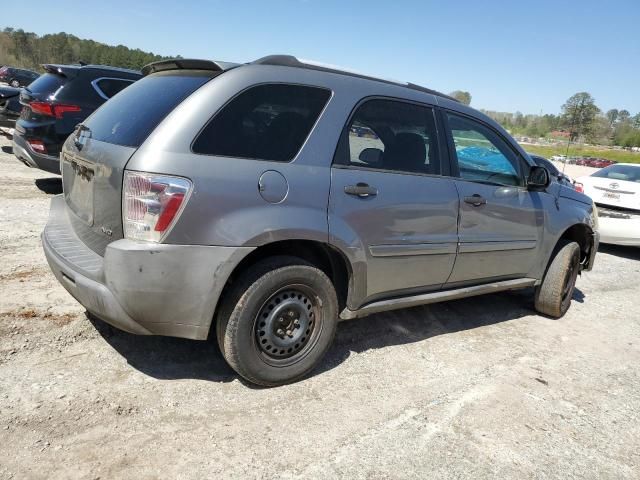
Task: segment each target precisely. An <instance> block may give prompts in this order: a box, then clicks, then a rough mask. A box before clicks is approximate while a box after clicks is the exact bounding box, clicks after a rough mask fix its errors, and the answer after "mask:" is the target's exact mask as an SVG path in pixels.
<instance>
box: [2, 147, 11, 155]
mask: <svg viewBox="0 0 640 480" xmlns="http://www.w3.org/2000/svg"><path fill="white" fill-rule="evenodd" d="M0 150H2V152H3V153H8V154H9V155H13V147H12V146H10V145H3V146H2V147H0Z"/></svg>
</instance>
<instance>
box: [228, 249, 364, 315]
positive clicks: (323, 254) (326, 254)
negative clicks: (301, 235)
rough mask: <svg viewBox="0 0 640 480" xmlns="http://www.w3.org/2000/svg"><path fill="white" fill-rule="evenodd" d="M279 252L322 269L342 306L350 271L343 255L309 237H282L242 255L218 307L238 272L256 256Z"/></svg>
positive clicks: (275, 254)
mask: <svg viewBox="0 0 640 480" xmlns="http://www.w3.org/2000/svg"><path fill="white" fill-rule="evenodd" d="M280 255H285V256H289V257H298V258H300V259H302V260H305V261H306V262H309V263H310V264H312V265H314V266H315V267H317V268H319V269H320V270H322V271H323V272H324V273H325V274H326V275H327V277H329V279H330V280H331V282H332V283H333V286H334V288H335V289H336V294H337V296H338V306H339V307H340V310H342V309H343V308H345V306H346V305H347V297H348V295H349V285H350V281H351V274H352V270H351V265H350V263H349V261H348V260H347V259H346V258H345V256H344V255H343V254H342V253H341V252H339V251H338V250H336V249H335V248H333V247H331V246H330V245H328V244H326V243H322V242H317V241H313V240H283V241H280V242H274V243H269V244H267V245H263V246H260V247H258V248H256V249H255V250H254V251H253V252H251V253H250V254H249V255H247V256H246V257H245V258H243V259H242V261H241V262H240V263H239V264H238V265H237V266H236V268H235V269H234V270H233V272H232V273H231V275H230V276H229V279H228V280H227V283H226V285H225V287H224V289H223V291H222V294H221V295H220V299H219V301H218V307H219V306H220V304H221V302H222V301H224V297H225V293H226V292H227V290H228V288H229V285H231V284H232V283H233V282H234V280H235V279H236V278H238V275H240V274H241V273H242V272H244V271H245V270H246V269H247V268H249V267H251V266H252V265H254V264H256V263H257V262H259V261H260V260H263V259H265V258H268V257H274V256H280ZM216 310H217V308H216Z"/></svg>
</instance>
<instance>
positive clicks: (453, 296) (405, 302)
mask: <svg viewBox="0 0 640 480" xmlns="http://www.w3.org/2000/svg"><path fill="white" fill-rule="evenodd" d="M535 284H536V279H535V278H518V279H515V280H504V281H501V282H494V283H485V284H483V285H476V286H473V287H464V288H456V289H453V290H444V291H439V292H431V293H424V294H421V295H412V296H410V297H401V298H392V299H390V300H381V301H379V302H373V303H369V304H368V305H364V306H363V307H361V308H359V309H358V310H349V309H348V308H345V309H344V310H343V311H342V312H341V313H340V318H341V319H343V320H350V319H353V318H359V317H364V316H367V315H371V314H372V313H379V312H386V311H389V310H396V309H398V308H409V307H416V306H418V305H427V304H429V303H437V302H444V301H446V300H457V299H459V298H466V297H473V296H475V295H484V294H485V293H495V292H503V291H506V290H517V289H519V288H526V287H532V286H534V285H535Z"/></svg>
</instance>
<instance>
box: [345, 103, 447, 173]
mask: <svg viewBox="0 0 640 480" xmlns="http://www.w3.org/2000/svg"><path fill="white" fill-rule="evenodd" d="M347 137H348V144H349V149H348V158H347V159H346V161H342V162H340V163H345V164H348V165H353V166H361V167H369V168H380V169H384V170H396V171H401V172H414V173H428V174H438V173H440V161H439V157H438V141H437V134H436V127H435V121H434V117H433V110H432V109H430V108H427V107H421V106H418V105H413V104H410V103H405V102H398V101H393V100H369V101H368V102H366V103H364V104H363V105H362V106H360V107H359V108H358V110H357V111H356V113H355V115H354V116H353V118H352V120H351V122H350V123H349V125H348V130H347Z"/></svg>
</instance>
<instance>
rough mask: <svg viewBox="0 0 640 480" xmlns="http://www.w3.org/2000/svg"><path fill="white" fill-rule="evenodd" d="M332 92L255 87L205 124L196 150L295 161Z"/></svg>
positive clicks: (295, 88)
mask: <svg viewBox="0 0 640 480" xmlns="http://www.w3.org/2000/svg"><path fill="white" fill-rule="evenodd" d="M330 95H331V92H329V91H328V90H325V89H321V88H316V87H305V86H301V85H281V84H269V85H258V86H256V87H252V88H250V89H248V90H246V91H244V92H243V93H241V94H240V95H238V96H237V97H235V98H234V99H233V100H231V102H229V104H227V105H226V106H225V107H224V108H223V109H222V110H221V111H220V112H219V113H218V114H217V115H216V116H215V117H214V118H213V119H212V120H211V121H210V122H209V124H208V125H207V126H206V127H205V128H204V130H203V131H202V132H201V133H200V135H199V136H198V138H197V139H196V141H195V142H194V144H193V151H194V152H196V153H203V154H206V155H221V156H226V157H239V158H255V159H263V160H274V161H277V162H288V161H290V160H293V158H294V157H295V156H296V154H297V153H298V151H299V150H300V148H301V147H302V144H303V143H304V141H305V140H306V138H307V136H308V135H309V132H310V131H311V129H312V128H313V125H314V124H315V122H316V120H317V119H318V116H319V115H320V112H321V111H322V109H323V108H324V106H325V104H326V103H327V101H328V100H329V97H330Z"/></svg>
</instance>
